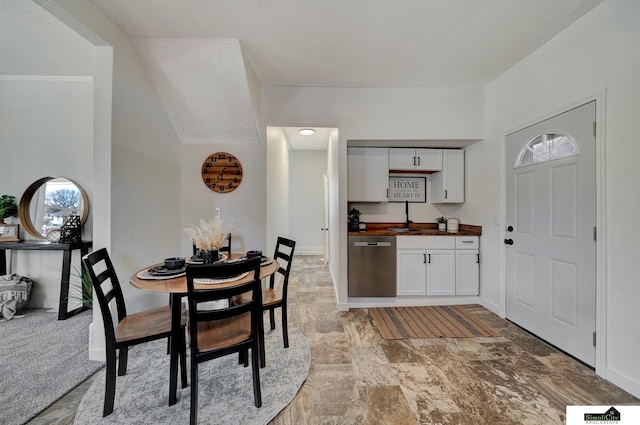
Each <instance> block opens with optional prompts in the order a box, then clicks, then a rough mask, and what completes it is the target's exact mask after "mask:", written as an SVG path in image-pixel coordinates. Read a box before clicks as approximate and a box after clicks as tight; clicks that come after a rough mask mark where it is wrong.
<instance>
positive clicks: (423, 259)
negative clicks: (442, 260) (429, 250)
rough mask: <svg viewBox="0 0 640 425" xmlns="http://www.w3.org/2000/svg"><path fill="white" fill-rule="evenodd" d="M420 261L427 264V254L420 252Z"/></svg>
mask: <svg viewBox="0 0 640 425" xmlns="http://www.w3.org/2000/svg"><path fill="white" fill-rule="evenodd" d="M422 262H423V263H424V264H427V254H422Z"/></svg>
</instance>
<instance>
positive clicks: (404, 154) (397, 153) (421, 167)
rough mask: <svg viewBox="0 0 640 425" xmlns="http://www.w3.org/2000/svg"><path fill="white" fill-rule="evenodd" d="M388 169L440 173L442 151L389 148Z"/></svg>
mask: <svg viewBox="0 0 640 425" xmlns="http://www.w3.org/2000/svg"><path fill="white" fill-rule="evenodd" d="M389 169H390V170H398V171H440V170H442V149H410V148H390V149H389Z"/></svg>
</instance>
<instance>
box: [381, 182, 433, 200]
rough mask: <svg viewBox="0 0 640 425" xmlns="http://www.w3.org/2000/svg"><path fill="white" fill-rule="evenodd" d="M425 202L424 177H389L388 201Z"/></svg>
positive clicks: (425, 188) (425, 187)
mask: <svg viewBox="0 0 640 425" xmlns="http://www.w3.org/2000/svg"><path fill="white" fill-rule="evenodd" d="M406 201H409V202H427V178H426V177H389V202H406Z"/></svg>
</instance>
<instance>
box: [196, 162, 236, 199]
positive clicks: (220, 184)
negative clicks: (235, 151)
mask: <svg viewBox="0 0 640 425" xmlns="http://www.w3.org/2000/svg"><path fill="white" fill-rule="evenodd" d="M202 181H203V182H204V184H205V186H207V187H208V188H209V189H211V190H213V191H214V192H218V193H227V192H233V191H234V190H235V189H236V188H237V187H238V186H240V182H242V164H240V161H238V158H236V157H235V156H233V155H231V154H230V153H227V152H216V153H214V154H211V155H209V156H208V157H206V158H205V160H204V162H203V163H202Z"/></svg>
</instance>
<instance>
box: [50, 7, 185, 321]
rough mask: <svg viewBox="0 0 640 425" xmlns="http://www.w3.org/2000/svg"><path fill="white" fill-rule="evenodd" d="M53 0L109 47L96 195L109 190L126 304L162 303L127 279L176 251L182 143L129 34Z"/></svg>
mask: <svg viewBox="0 0 640 425" xmlns="http://www.w3.org/2000/svg"><path fill="white" fill-rule="evenodd" d="M56 2H57V3H58V4H59V5H60V6H62V7H63V8H64V9H65V10H67V11H68V12H69V13H71V14H72V15H73V16H74V17H75V18H77V19H78V20H79V21H81V22H82V23H83V24H84V25H86V26H87V27H88V28H89V29H90V30H92V31H93V32H95V33H96V34H97V35H99V36H100V37H102V39H104V40H106V42H108V43H109V44H111V45H112V46H113V52H114V58H113V115H112V127H111V130H112V136H111V187H109V186H97V187H95V188H94V196H96V197H99V196H101V195H102V192H103V191H105V190H106V191H109V192H110V196H111V206H110V208H111V246H110V247H109V249H110V254H111V257H112V259H113V262H114V266H115V267H116V269H117V270H118V277H119V278H120V280H121V283H122V284H123V285H122V286H123V290H124V292H125V298H126V299H127V308H128V311H131V312H135V311H139V310H141V309H144V308H148V307H151V306H156V305H162V304H165V303H166V302H167V297H166V296H161V295H153V294H148V293H144V292H142V291H139V290H137V289H135V288H133V287H131V286H130V285H129V284H128V281H129V277H130V276H131V275H132V274H133V273H134V272H135V271H136V270H138V269H140V268H142V267H143V266H145V265H148V264H151V263H154V262H158V261H161V260H162V259H163V258H165V257H166V256H167V254H170V255H174V254H175V253H176V252H179V251H180V239H179V237H176V235H179V234H180V229H181V227H180V224H181V222H180V213H179V212H178V211H179V210H176V205H178V204H179V202H180V201H179V199H175V198H173V197H171V194H179V191H180V167H181V162H180V143H179V141H178V139H177V136H176V134H175V131H174V130H173V127H172V125H171V123H170V121H169V119H168V117H167V115H166V113H165V111H164V108H163V107H162V104H161V102H160V99H159V97H158V95H157V93H156V91H155V89H154V87H153V85H152V83H151V81H150V79H149V77H148V75H147V73H146V70H145V68H144V66H143V63H142V61H141V60H140V58H139V56H138V54H137V52H136V50H135V47H134V45H133V43H132V42H131V39H130V38H129V37H128V36H127V35H126V34H125V33H124V32H123V31H122V30H121V29H120V28H119V27H118V26H116V25H115V24H114V23H113V22H112V21H111V20H110V19H109V18H108V17H107V16H106V15H105V14H104V13H103V12H102V11H101V10H100V9H98V8H97V7H95V5H93V3H91V2H86V1H81V0H57V1H56ZM105 196H109V195H108V194H105ZM94 248H101V247H99V246H94Z"/></svg>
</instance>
